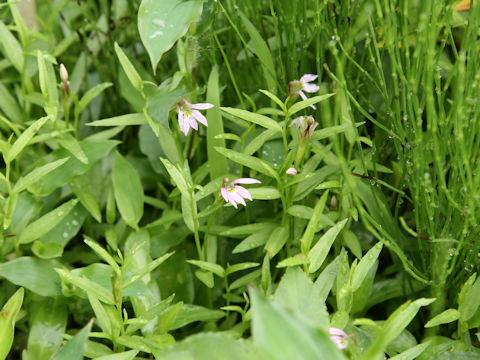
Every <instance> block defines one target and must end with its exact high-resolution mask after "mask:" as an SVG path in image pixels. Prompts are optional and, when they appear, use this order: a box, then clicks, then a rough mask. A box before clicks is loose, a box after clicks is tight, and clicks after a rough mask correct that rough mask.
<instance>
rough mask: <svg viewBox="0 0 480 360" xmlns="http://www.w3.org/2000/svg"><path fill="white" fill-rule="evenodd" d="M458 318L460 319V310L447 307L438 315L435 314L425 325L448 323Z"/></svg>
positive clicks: (432, 325)
mask: <svg viewBox="0 0 480 360" xmlns="http://www.w3.org/2000/svg"><path fill="white" fill-rule="evenodd" d="M458 319H460V312H459V311H458V310H457V309H447V310H445V311H443V312H441V313H440V314H438V315H437V316H434V317H433V318H432V319H430V320H429V321H428V322H427V323H426V324H425V325H424V326H425V327H426V328H431V327H434V326H438V325H442V324H448V323H451V322H452V321H456V320H458Z"/></svg>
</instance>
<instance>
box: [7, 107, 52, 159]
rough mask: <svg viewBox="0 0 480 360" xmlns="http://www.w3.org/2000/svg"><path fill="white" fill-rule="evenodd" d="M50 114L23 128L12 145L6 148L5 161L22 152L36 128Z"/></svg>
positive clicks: (14, 157)
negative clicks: (25, 128)
mask: <svg viewBox="0 0 480 360" xmlns="http://www.w3.org/2000/svg"><path fill="white" fill-rule="evenodd" d="M50 118H51V117H50V116H45V117H42V118H40V119H38V120H37V121H35V122H34V123H33V124H32V125H30V126H29V127H28V128H27V130H25V131H24V132H23V133H22V135H20V136H19V137H18V139H17V140H16V141H15V142H14V143H13V145H12V146H11V147H10V148H9V149H8V151H7V154H6V156H5V160H6V161H7V162H12V161H13V160H15V159H16V158H17V156H18V155H19V154H20V153H21V152H22V150H23V149H24V148H25V146H27V144H28V142H29V141H30V140H31V139H32V138H33V137H34V135H35V134H36V133H37V131H38V130H40V128H41V127H42V126H43V125H44V124H45V123H46V122H47V121H48V120H49V119H50Z"/></svg>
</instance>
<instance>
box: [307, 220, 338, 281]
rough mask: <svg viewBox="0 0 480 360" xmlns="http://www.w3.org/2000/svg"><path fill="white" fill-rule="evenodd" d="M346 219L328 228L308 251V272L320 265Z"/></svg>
mask: <svg viewBox="0 0 480 360" xmlns="http://www.w3.org/2000/svg"><path fill="white" fill-rule="evenodd" d="M347 221H348V219H343V220H342V221H340V222H339V223H338V224H336V225H335V226H333V227H332V228H330V229H329V230H328V231H327V232H326V233H325V234H323V235H322V237H321V238H320V239H319V240H318V241H317V243H316V244H315V245H314V246H313V248H312V250H310V252H309V253H308V259H309V260H310V266H309V267H308V272H309V273H313V272H315V271H317V270H318V269H319V268H320V266H322V264H323V261H324V260H325V258H326V257H327V255H328V252H329V251H330V247H331V246H332V244H333V242H334V241H335V238H336V237H337V235H338V233H339V232H340V231H341V230H342V229H343V227H344V226H345V224H346V223H347Z"/></svg>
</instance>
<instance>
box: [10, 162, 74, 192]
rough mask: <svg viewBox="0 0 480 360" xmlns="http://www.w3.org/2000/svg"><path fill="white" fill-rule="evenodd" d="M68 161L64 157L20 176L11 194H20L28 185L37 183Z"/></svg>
mask: <svg viewBox="0 0 480 360" xmlns="http://www.w3.org/2000/svg"><path fill="white" fill-rule="evenodd" d="M68 159H70V158H69V157H66V158H63V159H60V160H57V161H54V162H51V163H48V164H46V165H43V166H40V167H38V168H36V169H34V170H32V171H31V172H29V173H28V174H27V175H25V176H22V177H21V178H20V179H18V181H17V182H16V183H15V186H14V188H13V192H14V193H17V194H18V193H20V192H21V191H23V190H25V189H26V188H28V187H29V186H30V185H32V184H34V183H36V182H37V181H39V180H40V179H41V178H43V177H44V176H45V175H47V174H48V173H49V172H50V171H53V170H55V169H56V168H57V167H59V166H60V165H62V164H64V163H65V162H66V161H67V160H68Z"/></svg>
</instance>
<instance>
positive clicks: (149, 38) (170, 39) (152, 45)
mask: <svg viewBox="0 0 480 360" xmlns="http://www.w3.org/2000/svg"><path fill="white" fill-rule="evenodd" d="M202 7H203V1H200V0H188V1H184V0H183V1H182V0H142V3H141V4H140V8H139V9H138V31H139V33H140V38H141V39H142V42H143V45H144V46H145V48H146V49H147V52H148V54H149V55H150V60H151V63H152V68H153V72H154V73H155V71H156V68H157V65H158V62H159V61H160V58H161V57H162V55H163V54H164V53H165V52H167V51H168V50H169V49H170V48H171V47H172V46H173V45H174V44H175V42H176V41H177V40H178V39H180V38H181V37H182V36H183V35H185V34H186V32H187V30H188V28H189V27H190V24H192V23H194V22H195V21H197V20H198V18H199V17H200V15H201V14H202Z"/></svg>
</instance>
